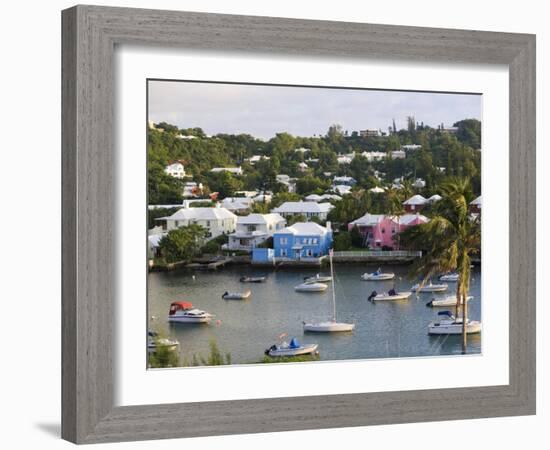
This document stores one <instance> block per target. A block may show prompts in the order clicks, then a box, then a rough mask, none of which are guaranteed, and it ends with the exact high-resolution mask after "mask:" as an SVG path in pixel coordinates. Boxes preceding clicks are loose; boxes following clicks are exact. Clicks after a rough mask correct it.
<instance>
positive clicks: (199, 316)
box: [168, 302, 213, 323]
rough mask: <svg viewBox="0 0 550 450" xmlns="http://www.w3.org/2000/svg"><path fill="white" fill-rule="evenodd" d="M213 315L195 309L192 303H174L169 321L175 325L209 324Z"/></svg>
mask: <svg viewBox="0 0 550 450" xmlns="http://www.w3.org/2000/svg"><path fill="white" fill-rule="evenodd" d="M212 317H213V316H212V314H210V313H207V312H206V311H203V310H201V309H197V308H193V304H192V303H190V302H172V304H171V305H170V312H169V313H168V321H169V322H175V323H209V322H210V321H211V320H212Z"/></svg>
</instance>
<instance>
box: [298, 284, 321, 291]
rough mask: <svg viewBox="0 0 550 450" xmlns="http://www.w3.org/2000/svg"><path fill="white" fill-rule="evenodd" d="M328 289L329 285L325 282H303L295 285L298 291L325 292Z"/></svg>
mask: <svg viewBox="0 0 550 450" xmlns="http://www.w3.org/2000/svg"><path fill="white" fill-rule="evenodd" d="M327 289H328V285H326V284H324V283H302V284H299V285H298V286H295V287H294V290H295V291H297V292H324V291H326V290H327Z"/></svg>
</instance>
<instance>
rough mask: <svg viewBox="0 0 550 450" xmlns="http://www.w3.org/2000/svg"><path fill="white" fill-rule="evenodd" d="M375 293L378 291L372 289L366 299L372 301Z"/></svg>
mask: <svg viewBox="0 0 550 450" xmlns="http://www.w3.org/2000/svg"><path fill="white" fill-rule="evenodd" d="M377 295H378V292H376V291H372V292H371V294H370V295H369V297H368V298H367V300H368V301H369V302H372V299H373V298H374V297H376V296H377Z"/></svg>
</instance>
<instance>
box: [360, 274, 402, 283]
mask: <svg viewBox="0 0 550 450" xmlns="http://www.w3.org/2000/svg"><path fill="white" fill-rule="evenodd" d="M394 278H395V274H394V273H381V274H378V275H375V274H373V273H364V274H363V275H361V280H363V281H387V280H393V279H394Z"/></svg>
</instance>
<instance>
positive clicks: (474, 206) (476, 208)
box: [469, 195, 481, 214]
mask: <svg viewBox="0 0 550 450" xmlns="http://www.w3.org/2000/svg"><path fill="white" fill-rule="evenodd" d="M469 210H470V213H472V214H480V213H481V195H480V196H479V197H477V198H476V199H474V200H472V201H471V202H470V205H469Z"/></svg>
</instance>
